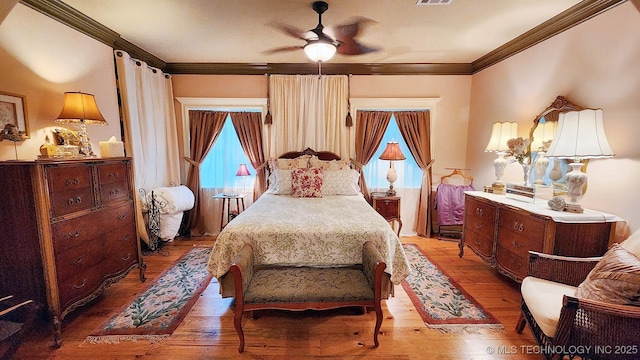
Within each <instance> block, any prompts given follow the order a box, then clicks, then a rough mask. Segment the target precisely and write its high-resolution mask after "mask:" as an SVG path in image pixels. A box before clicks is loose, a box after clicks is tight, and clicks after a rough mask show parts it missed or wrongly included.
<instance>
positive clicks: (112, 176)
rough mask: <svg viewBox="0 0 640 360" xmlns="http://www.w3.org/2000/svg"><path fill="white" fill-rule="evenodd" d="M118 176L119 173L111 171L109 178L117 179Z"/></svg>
mask: <svg viewBox="0 0 640 360" xmlns="http://www.w3.org/2000/svg"><path fill="white" fill-rule="evenodd" d="M117 178H118V173H110V174H109V179H117Z"/></svg>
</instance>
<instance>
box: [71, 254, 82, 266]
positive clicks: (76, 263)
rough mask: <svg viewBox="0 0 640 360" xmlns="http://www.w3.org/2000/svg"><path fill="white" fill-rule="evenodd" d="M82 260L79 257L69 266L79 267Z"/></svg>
mask: <svg viewBox="0 0 640 360" xmlns="http://www.w3.org/2000/svg"><path fill="white" fill-rule="evenodd" d="M83 260H84V257H83V256H79V257H78V258H77V259H76V261H74V262H72V263H71V265H80V264H82V261H83Z"/></svg>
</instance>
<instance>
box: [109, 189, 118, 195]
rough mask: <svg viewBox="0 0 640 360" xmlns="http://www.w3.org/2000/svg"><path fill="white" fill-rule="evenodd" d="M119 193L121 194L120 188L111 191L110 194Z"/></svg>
mask: <svg viewBox="0 0 640 360" xmlns="http://www.w3.org/2000/svg"><path fill="white" fill-rule="evenodd" d="M119 194H120V189H115V190H111V191H109V195H111V196H117V195H119Z"/></svg>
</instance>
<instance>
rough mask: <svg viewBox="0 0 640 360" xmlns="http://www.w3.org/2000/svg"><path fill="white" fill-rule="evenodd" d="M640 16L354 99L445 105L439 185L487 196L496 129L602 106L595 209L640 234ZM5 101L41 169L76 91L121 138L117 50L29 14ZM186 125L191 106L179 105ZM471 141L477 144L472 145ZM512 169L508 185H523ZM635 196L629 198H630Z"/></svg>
mask: <svg viewBox="0 0 640 360" xmlns="http://www.w3.org/2000/svg"><path fill="white" fill-rule="evenodd" d="M638 33H640V14H639V12H638V9H637V8H636V7H634V6H633V5H632V3H630V2H627V3H623V4H622V5H620V6H618V7H616V8H614V9H612V10H610V11H608V12H606V13H604V14H602V15H599V16H597V17H596V18H594V19H591V20H589V21H587V22H585V23H583V24H580V25H578V26H576V27H574V28H572V29H570V30H568V31H566V32H564V33H562V34H560V35H558V36H555V37H553V38H551V39H549V40H547V41H545V42H544V43H542V44H539V45H537V46H535V47H533V48H531V49H528V50H525V51H523V52H521V53H519V54H517V55H515V56H513V57H511V58H509V59H507V60H505V61H502V62H500V63H499V64H497V65H495V66H493V67H491V68H489V69H486V70H484V71H482V72H480V73H478V74H475V75H473V76H426V75H425V76H353V77H352V81H351V83H352V86H351V96H352V97H354V98H366V97H372V98H403V97H439V98H440V99H441V100H440V102H439V104H438V108H437V118H436V123H435V124H434V130H435V134H434V135H435V136H434V156H435V158H436V162H435V165H434V175H435V178H436V181H437V180H438V177H439V176H440V175H442V174H444V173H446V172H447V171H446V170H444V168H446V167H467V168H470V173H471V174H472V175H474V176H475V177H476V181H475V182H474V184H475V185H476V187H481V186H482V185H485V184H490V183H491V182H492V181H493V179H494V175H493V166H492V160H493V158H494V156H493V155H491V154H486V153H484V152H483V150H484V146H485V145H486V142H487V140H488V137H489V132H490V127H491V126H490V124H491V123H492V122H494V121H518V122H519V123H520V135H526V133H527V131H528V129H529V127H530V125H531V122H532V121H533V118H534V116H535V115H536V114H537V113H539V112H540V111H541V110H542V109H544V108H545V107H546V106H548V105H549V103H550V102H551V101H552V100H553V99H554V98H555V97H556V96H557V95H564V96H567V97H568V98H569V99H571V100H572V101H574V102H575V103H577V104H579V105H582V106H586V107H601V108H603V109H604V114H605V129H606V131H607V135H608V137H609V140H610V142H611V145H612V147H613V149H614V151H615V152H616V157H615V158H613V159H607V160H593V161H591V163H590V165H589V169H588V175H589V190H588V192H587V194H586V195H585V197H584V199H583V204H584V205H585V206H586V207H588V208H593V209H597V210H601V211H605V212H610V213H613V214H617V215H619V216H621V217H622V218H624V219H626V220H628V221H629V223H630V224H631V227H632V229H634V230H635V229H638V228H639V227H640V214H638V213H637V211H636V210H635V208H636V204H637V203H638V200H640V195H639V194H640V192H638V191H635V187H634V185H635V182H636V181H635V179H637V178H639V175H640V167H639V166H638V165H639V157H640V145H638V142H637V141H635V138H634V136H635V134H636V133H638V130H640V129H639V128H640V121H637V120H638V119H640V102H638V99H639V98H638V94H640V67H639V66H637V59H640V41H639V40H638V37H637V34H638ZM0 63H1V64H2V66H0V79H2V81H0V92H8V93H13V94H20V95H24V96H26V99H27V117H28V122H29V128H30V133H31V139H30V140H27V141H24V142H22V143H18V154H19V157H20V158H23V159H35V158H36V156H37V154H38V148H39V146H40V145H41V144H42V143H43V142H44V138H45V135H47V134H49V132H50V129H51V128H52V127H55V126H56V125H55V124H54V123H53V120H54V119H55V117H56V116H57V115H58V113H59V111H60V109H61V106H62V101H63V97H64V96H63V93H64V92H65V91H84V92H90V93H93V94H95V95H96V100H97V102H98V106H99V107H100V109H101V111H102V113H103V115H104V116H105V118H106V119H107V120H108V121H109V123H110V124H109V126H107V127H96V126H89V136H90V137H91V142H92V145H93V147H94V149H95V150H97V148H98V147H97V142H98V141H99V140H104V139H107V138H109V137H110V136H116V137H119V136H120V124H119V112H118V106H117V98H116V86H115V75H114V64H113V56H112V50H111V48H109V47H108V46H106V45H104V44H102V43H99V42H98V41H95V40H93V39H92V38H89V37H87V36H85V35H82V34H80V33H78V32H76V31H74V30H72V29H70V28H68V27H67V26H64V25H62V24H60V23H58V22H56V21H54V20H51V19H49V18H48V17H46V16H44V15H41V14H39V13H38V12H36V11H34V10H31V9H29V8H27V7H26V6H24V5H22V4H17V5H16V6H15V7H14V8H13V9H12V10H11V12H10V13H9V15H8V16H6V18H5V19H4V21H3V22H2V23H1V24H0ZM266 84H267V79H266V77H265V76H239V75H228V76H198V75H175V76H173V86H174V93H175V96H176V97H230V98H237V97H247V98H260V97H265V96H266ZM176 112H177V114H176V115H177V116H178V121H181V119H180V116H181V114H180V110H179V103H176ZM467 134H469V136H467ZM13 158H14V151H13V143H11V142H9V141H3V142H0V160H7V159H13ZM520 176H521V171H520V169H518V168H516V165H511V166H510V167H509V168H508V169H507V174H506V180H511V181H517V180H518V179H519V178H520ZM627 189H629V190H627Z"/></svg>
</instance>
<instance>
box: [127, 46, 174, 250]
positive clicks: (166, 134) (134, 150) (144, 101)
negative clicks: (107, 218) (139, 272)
mask: <svg viewBox="0 0 640 360" xmlns="http://www.w3.org/2000/svg"><path fill="white" fill-rule="evenodd" d="M114 54H115V60H116V70H117V73H118V86H119V88H120V97H121V101H122V115H123V128H124V137H125V141H124V143H125V149H126V151H127V155H128V156H130V157H132V158H133V160H134V161H133V164H134V179H135V186H136V189H145V191H147V192H149V191H151V190H153V189H154V188H156V187H159V186H169V185H170V184H175V185H178V184H180V167H179V164H180V163H179V161H180V159H179V157H178V136H177V130H176V126H177V125H176V119H175V109H174V106H173V88H172V85H171V78H170V76H169V75H167V74H163V73H162V71H160V70H159V69H155V68H151V67H149V66H148V65H147V64H146V63H145V62H143V61H140V60H136V59H133V58H131V57H130V56H129V54H127V53H126V52H124V51H122V50H115V51H114ZM138 201H140V199H139V198H138ZM139 205H140V204H139ZM137 208H138V213H137V214H136V217H137V219H138V235H139V237H140V238H142V239H143V240H145V241H146V242H147V243H148V241H149V239H148V236H147V231H146V227H145V222H144V220H143V217H142V213H141V206H138V207H137Z"/></svg>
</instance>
